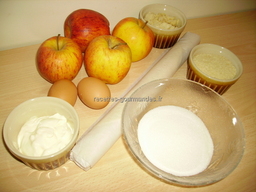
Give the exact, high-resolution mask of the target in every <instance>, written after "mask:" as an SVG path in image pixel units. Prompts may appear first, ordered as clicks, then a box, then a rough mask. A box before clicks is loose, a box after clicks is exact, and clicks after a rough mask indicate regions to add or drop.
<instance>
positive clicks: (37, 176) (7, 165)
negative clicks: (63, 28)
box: [0, 11, 256, 192]
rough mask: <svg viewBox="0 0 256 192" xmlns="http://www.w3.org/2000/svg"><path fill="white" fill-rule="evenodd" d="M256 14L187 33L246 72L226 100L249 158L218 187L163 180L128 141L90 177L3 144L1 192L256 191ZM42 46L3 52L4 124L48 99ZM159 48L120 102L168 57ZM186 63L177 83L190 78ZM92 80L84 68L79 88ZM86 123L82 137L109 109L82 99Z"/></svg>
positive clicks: (135, 72)
mask: <svg viewBox="0 0 256 192" xmlns="http://www.w3.org/2000/svg"><path fill="white" fill-rule="evenodd" d="M255 20H256V11H248V12H239V13H233V14H226V15H219V16H213V17H205V18H196V19H190V20H188V23H187V26H186V29H185V31H184V33H185V32H187V31H190V32H193V33H197V34H199V35H200V36H201V43H213V44H218V45H222V46H223V47H226V48H228V49H230V50H231V51H233V52H234V53H235V54H236V55H237V56H238V57H239V58H240V60H241V61H242V63H243V66H244V72H243V75H242V77H241V78H240V79H239V80H238V81H237V82H236V84H234V85H233V86H232V87H231V88H230V89H229V90H228V91H227V92H226V93H224V95H223V97H224V98H225V99H226V100H227V101H228V102H229V103H230V104H231V105H232V106H233V108H234V109H235V110H236V112H237V113H238V115H239V117H240V118H241V120H242V122H243V125H244V129H245V135H246V148H245V153H244V156H243V158H242V160H241V162H240V164H239V165H238V167H237V168H236V169H235V170H234V171H233V172H232V173H231V174H230V175H229V176H228V177H227V178H225V179H223V180H222V181H219V182H217V183H215V184H212V185H209V186H204V187H196V188H187V187H180V186H175V185H172V184H169V183H165V182H163V181H160V180H159V179H157V178H155V177H153V176H152V175H150V174H149V173H148V172H146V171H145V170H144V169H143V168H142V167H141V166H139V165H138V164H137V163H136V162H135V161H134V159H133V157H132V156H131V154H130V152H129V150H128V149H127V148H126V145H125V144H124V142H123V140H122V138H120V139H119V140H118V141H117V142H116V143H115V144H114V146H113V147H112V148H111V149H110V150H109V151H108V152H107V153H106V154H105V155H104V156H103V158H102V159H101V160H100V161H99V162H98V163H97V164H96V165H95V166H94V167H93V168H92V169H91V170H89V171H88V172H84V171H82V170H81V169H80V168H78V167H77V166H76V165H75V164H74V163H73V162H71V161H69V162H67V163H66V164H65V165H63V166H62V167H60V168H58V169H56V170H52V171H42V172H40V171H36V170H32V169H30V168H28V167H26V166H25V165H24V164H22V163H21V162H19V161H18V160H16V159H15V158H14V157H12V156H11V155H10V153H9V152H8V150H7V149H6V147H5V145H4V142H3V140H2V139H1V141H0V154H1V158H0V191H82V190H83V191H129V192H131V191H154V192H155V191H199V192H200V191H207V192H209V191H230V192H233V191H238V192H240V191H241V192H242V191H256V183H255V181H256V64H255V62H256V23H255ZM38 47H39V45H33V46H28V47H23V48H17V49H12V50H7V51H1V52H0V91H1V94H0V108H1V110H0V123H1V128H2V127H3V124H4V121H5V119H6V118H7V116H8V114H9V113H10V112H11V110H12V109H13V108H14V107H16V106H17V105H18V104H20V103H21V102H23V101H25V100H28V99H31V98H33V97H39V96H46V95H47V92H48V89H49V88H50V86H51V84H49V83H48V82H46V81H45V80H44V79H42V78H41V77H40V76H39V74H38V72H37V70H36V67H35V54H36V51H37V49H38ZM163 51H164V50H159V49H153V50H152V52H151V53H150V55H149V56H148V57H147V58H145V59H143V60H141V61H139V62H136V63H133V64H132V68H131V71H130V72H129V74H128V75H127V77H126V78H125V79H124V80H123V81H122V82H120V83H119V84H117V85H111V86H110V89H111V92H112V96H113V97H118V96H119V95H121V93H122V92H123V91H124V90H126V88H127V87H129V85H130V84H131V83H132V82H133V81H135V80H136V78H137V77H138V76H139V75H140V74H141V73H142V72H143V71H144V70H145V69H146V68H147V67H148V66H149V65H150V64H151V63H152V62H153V61H154V60H155V59H156V58H157V57H158V56H159V55H160V54H161V53H162V52H163ZM185 75H186V63H184V65H183V66H182V67H181V68H180V69H179V70H178V71H177V72H176V73H175V75H174V78H183V79H185ZM84 77H86V73H85V70H84V68H82V69H81V71H80V72H79V74H78V76H77V77H76V78H75V79H74V83H76V84H77V83H78V82H79V81H80V80H81V79H82V78H84ZM75 109H76V110H77V112H78V114H79V116H80V118H81V129H80V135H81V134H82V133H83V132H84V131H85V130H86V129H87V128H88V127H89V126H90V125H91V124H92V123H93V122H94V121H95V120H96V119H97V118H98V117H99V116H100V115H101V114H102V113H103V112H104V111H105V110H106V109H107V108H105V109H102V110H92V109H89V108H87V107H86V106H84V105H83V104H82V103H81V101H80V100H79V99H78V100H77V103H76V105H75Z"/></svg>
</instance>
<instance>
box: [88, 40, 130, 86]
mask: <svg viewBox="0 0 256 192" xmlns="http://www.w3.org/2000/svg"><path fill="white" fill-rule="evenodd" d="M131 63H132V54H131V49H130V48H129V46H128V45H127V43H125V42H124V41H123V40H122V39H120V38H118V37H114V36H112V35H103V36H98V37H96V38H94V39H93V40H92V41H91V42H90V43H89V45H88V47H87V49H86V51H85V54H84V64H85V70H86V72H87V74H88V76H89V77H95V78H98V79H100V80H102V81H103V82H105V83H107V84H116V83H119V82H120V81H121V80H122V79H123V78H124V77H125V76H126V75H127V73H128V71H129V70H130V67H131Z"/></svg>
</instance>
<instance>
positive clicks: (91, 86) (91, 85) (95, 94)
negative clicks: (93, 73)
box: [77, 77, 111, 109]
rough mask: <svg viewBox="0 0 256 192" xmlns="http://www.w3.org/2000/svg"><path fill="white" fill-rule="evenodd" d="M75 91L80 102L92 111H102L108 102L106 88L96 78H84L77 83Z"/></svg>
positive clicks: (108, 96) (108, 92)
mask: <svg viewBox="0 0 256 192" xmlns="http://www.w3.org/2000/svg"><path fill="white" fill-rule="evenodd" d="M77 90H78V96H79V98H80V99H81V101H82V102H83V103H84V104H85V105H87V106H88V107H90V108H92V109H102V108H104V107H106V106H107V105H108V103H109V101H110V95H111V94H110V90H109V88H108V86H107V85H106V84H105V83H104V82H103V81H101V80H99V79H97V78H94V77H85V78H84V79H82V80H81V81H80V82H79V83H78V85H77Z"/></svg>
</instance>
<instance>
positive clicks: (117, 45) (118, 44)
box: [111, 43, 127, 49]
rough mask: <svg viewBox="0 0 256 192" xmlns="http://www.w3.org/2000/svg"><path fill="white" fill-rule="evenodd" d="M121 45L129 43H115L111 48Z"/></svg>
mask: <svg viewBox="0 0 256 192" xmlns="http://www.w3.org/2000/svg"><path fill="white" fill-rule="evenodd" d="M120 45H127V43H119V44H117V45H114V46H113V47H111V49H115V48H116V47H118V46H120Z"/></svg>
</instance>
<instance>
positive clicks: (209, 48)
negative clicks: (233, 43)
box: [187, 44, 243, 95]
mask: <svg viewBox="0 0 256 192" xmlns="http://www.w3.org/2000/svg"><path fill="white" fill-rule="evenodd" d="M198 54H215V55H222V56H223V57H225V58H227V59H228V60H230V61H231V63H232V64H233V66H234V67H235V68H236V74H235V76H234V77H233V78H232V79H217V78H214V77H212V76H209V75H208V74H206V73H205V72H203V71H202V70H200V68H198V66H197V65H196V64H195V61H194V58H195V56H196V55H198ZM187 63H188V65H187V79H189V80H193V81H196V82H199V83H201V84H203V85H206V86H208V87H210V88H211V89H213V90H214V91H216V92H217V93H219V94H220V95H222V94H223V93H225V92H226V91H227V90H228V89H229V88H230V87H231V86H232V85H233V84H234V83H235V82H236V81H237V80H238V79H239V78H240V76H241V75H242V73H243V65H242V63H241V61H240V60H239V59H238V57H237V56H236V55H235V54H234V53H232V52H231V51H230V50H228V49H226V48H224V47H222V46H219V45H215V44H199V45H197V46H195V47H194V48H193V49H192V50H191V52H190V55H189V58H188V62H187Z"/></svg>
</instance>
